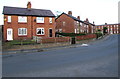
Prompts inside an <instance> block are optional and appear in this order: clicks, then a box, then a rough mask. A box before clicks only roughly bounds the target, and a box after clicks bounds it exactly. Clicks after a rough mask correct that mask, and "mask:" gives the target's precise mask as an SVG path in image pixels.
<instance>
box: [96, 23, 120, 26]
mask: <svg viewBox="0 0 120 79" xmlns="http://www.w3.org/2000/svg"><path fill="white" fill-rule="evenodd" d="M104 25H105V24H102V25H96V26H104ZM107 25H120V23H115V24H107Z"/></svg>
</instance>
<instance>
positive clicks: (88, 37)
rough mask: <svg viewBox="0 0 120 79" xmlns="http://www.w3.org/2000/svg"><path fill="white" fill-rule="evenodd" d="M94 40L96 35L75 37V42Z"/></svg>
mask: <svg viewBox="0 0 120 79" xmlns="http://www.w3.org/2000/svg"><path fill="white" fill-rule="evenodd" d="M92 38H96V34H88V35H83V36H76V40H85V39H92Z"/></svg>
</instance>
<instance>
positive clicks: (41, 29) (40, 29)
mask: <svg viewBox="0 0 120 79" xmlns="http://www.w3.org/2000/svg"><path fill="white" fill-rule="evenodd" d="M36 32H37V35H44V28H37V29H36Z"/></svg>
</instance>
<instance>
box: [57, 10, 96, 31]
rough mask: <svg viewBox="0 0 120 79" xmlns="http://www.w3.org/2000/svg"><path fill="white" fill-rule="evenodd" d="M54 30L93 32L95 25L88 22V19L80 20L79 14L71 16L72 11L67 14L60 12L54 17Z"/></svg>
mask: <svg viewBox="0 0 120 79" xmlns="http://www.w3.org/2000/svg"><path fill="white" fill-rule="evenodd" d="M55 21H56V32H64V33H94V32H95V25H94V24H92V23H90V22H89V20H88V19H86V20H85V21H82V20H80V16H78V17H74V16H72V11H69V12H68V14H66V13H62V14H61V15H59V16H58V17H57V18H56V20H55Z"/></svg>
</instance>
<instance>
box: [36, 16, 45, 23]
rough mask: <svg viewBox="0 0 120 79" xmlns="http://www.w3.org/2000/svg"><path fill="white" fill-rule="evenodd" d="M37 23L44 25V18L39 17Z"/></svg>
mask: <svg viewBox="0 0 120 79" xmlns="http://www.w3.org/2000/svg"><path fill="white" fill-rule="evenodd" d="M36 22H37V23H44V17H37V18H36Z"/></svg>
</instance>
